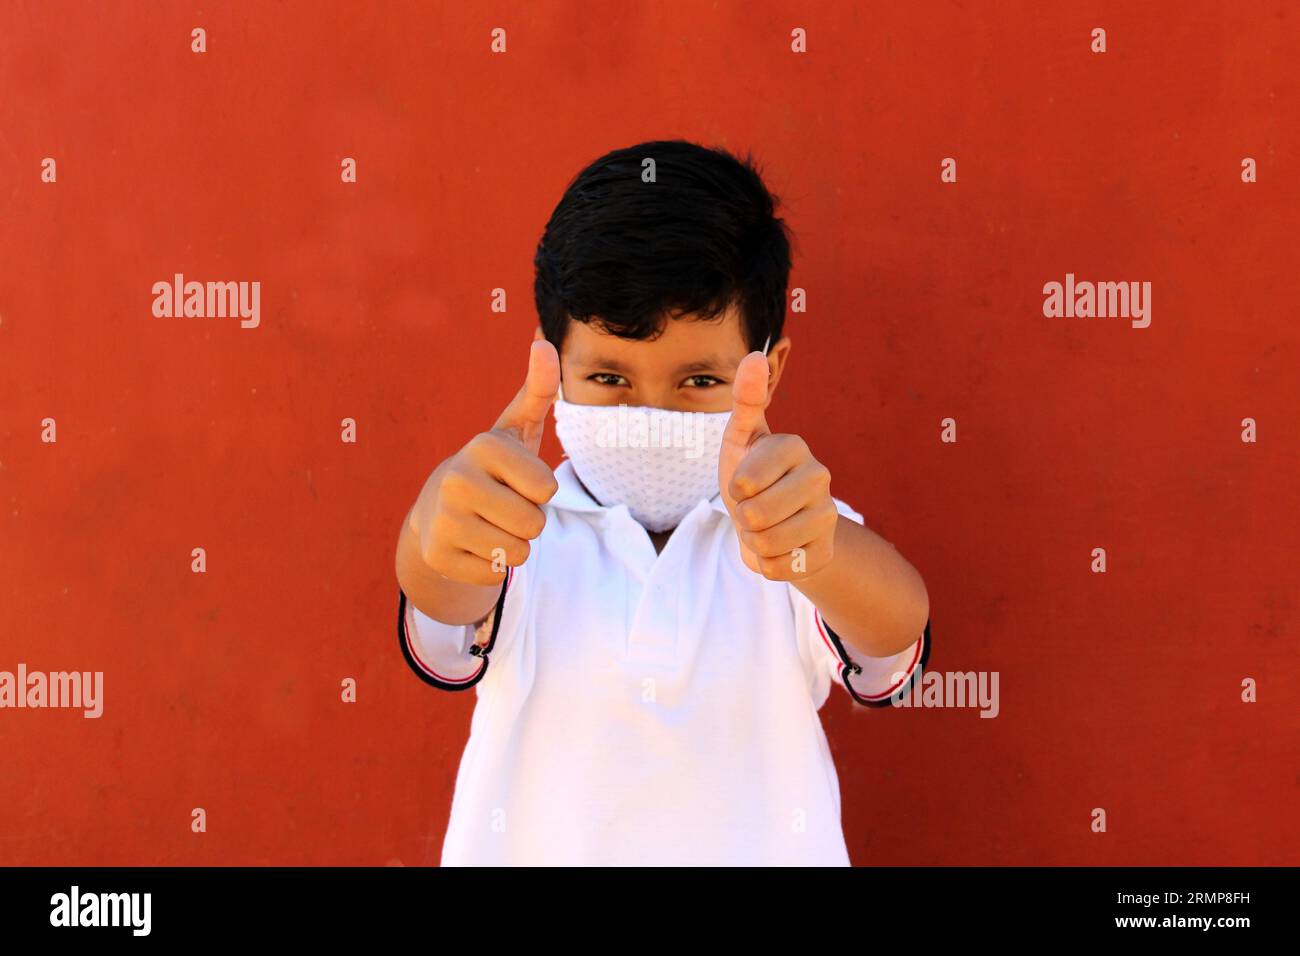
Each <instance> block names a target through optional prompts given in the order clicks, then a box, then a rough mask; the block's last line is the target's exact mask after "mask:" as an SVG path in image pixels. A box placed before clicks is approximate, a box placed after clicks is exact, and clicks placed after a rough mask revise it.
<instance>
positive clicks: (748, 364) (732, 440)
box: [722, 352, 768, 451]
mask: <svg viewBox="0 0 1300 956" xmlns="http://www.w3.org/2000/svg"><path fill="white" fill-rule="evenodd" d="M767 376H768V368H767V356H766V355H764V354H763V353H762V352H750V353H749V354H748V355H746V356H745V357H744V358H743V359H741V361H740V365H739V366H737V368H736V380H735V381H734V382H733V383H732V386H731V403H732V404H731V418H730V419H729V420H728V422H727V430H726V431H725V432H723V435H722V443H723V445H724V446H727V447H729V448H731V449H732V450H733V451H743V450H745V449H747V448H749V446H750V445H751V444H753V442H754V439H755V438H760V437H762V436H763V435H766V434H768V428H767V419H766V418H765V417H764V415H763V410H764V409H765V408H766V407H767Z"/></svg>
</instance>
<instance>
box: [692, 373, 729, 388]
mask: <svg viewBox="0 0 1300 956" xmlns="http://www.w3.org/2000/svg"><path fill="white" fill-rule="evenodd" d="M682 384H683V385H685V386H686V387H687V388H712V387H713V386H714V385H722V384H723V381H722V379H720V378H718V377H717V376H716V375H692V376H691V377H690V378H688V379H686V381H684V382H683V383H682Z"/></svg>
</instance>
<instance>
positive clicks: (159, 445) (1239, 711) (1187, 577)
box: [0, 0, 1300, 865]
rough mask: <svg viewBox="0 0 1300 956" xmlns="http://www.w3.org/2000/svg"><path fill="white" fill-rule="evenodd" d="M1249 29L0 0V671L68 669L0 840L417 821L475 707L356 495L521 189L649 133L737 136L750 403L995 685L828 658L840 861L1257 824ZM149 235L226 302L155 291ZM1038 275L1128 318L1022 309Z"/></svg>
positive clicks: (398, 455)
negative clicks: (852, 691)
mask: <svg viewBox="0 0 1300 956" xmlns="http://www.w3.org/2000/svg"><path fill="white" fill-rule="evenodd" d="M1157 6H1160V7H1163V9H1156V7H1157ZM597 8H599V9H601V10H603V11H607V12H605V13H603V14H602V15H601V17H600V18H599V20H597V19H594V18H593V17H592V15H591V14H590V11H591V10H593V9H597ZM195 26H202V27H205V28H206V29H207V31H208V52H206V53H205V54H201V55H200V54H195V53H192V52H191V50H190V30H191V29H192V28H193V27H195ZM496 26H503V27H505V28H506V29H507V31H508V48H507V49H508V53H507V54H506V55H503V56H501V55H498V56H494V55H492V54H490V53H489V49H488V44H489V31H490V30H491V28H493V27H496ZM797 26H802V27H804V28H806V29H807V31H808V37H809V39H808V48H809V52H808V53H807V54H806V55H802V56H799V55H795V54H793V53H791V52H790V51H789V34H790V30H791V29H792V28H794V27H797ZM1097 26H1101V27H1104V28H1105V29H1106V30H1107V34H1108V47H1109V49H1108V52H1106V53H1105V54H1094V53H1092V52H1090V49H1089V46H1090V31H1091V30H1092V29H1093V28H1094V27H1097ZM1297 63H1300V9H1297V7H1296V6H1295V5H1294V4H1292V3H1288V2H1284V0H1280V2H1271V3H1260V4H1251V5H1249V9H1247V8H1246V7H1241V6H1240V5H1233V4H1223V3H1197V2H1190V3H1189V2H1177V3H1172V2H1171V3H1166V4H1161V5H1147V4H1143V5H1134V4H1131V3H1127V2H1124V3H1120V2H1115V3H1088V4H1051V5H1048V4H1041V3H1030V2H1023V3H998V4H996V5H994V4H991V3H990V4H981V3H939V2H930V3H871V4H866V3H850V2H835V3H831V2H826V3H817V4H803V5H799V4H793V5H791V4H776V3H753V2H746V3H739V2H722V3H716V4H705V3H681V2H675V3H655V4H650V3H646V4H625V3H618V4H615V3H604V4H599V5H588V4H579V3H576V2H574V3H558V2H549V3H536V4H532V3H529V4H524V3H517V4H504V3H502V4H486V3H475V4H464V5H462V4H456V3H446V4H436V5H435V4H428V3H409V4H389V3H386V4H374V5H370V4H361V3H346V4H345V3H326V4H318V3H315V2H291V3H284V4H257V5H254V4H243V3H241V4H227V3H203V4H185V3H168V4H158V3H147V2H115V3H96V4H89V3H86V4H81V3H79V4H47V3H36V2H30V3H24V2H11V0H6V2H4V3H3V5H0V398H2V401H0V670H10V671H12V670H15V669H16V668H17V665H18V664H19V663H20V662H23V663H26V664H27V666H28V667H29V668H30V669H34V670H35V669H43V670H64V669H76V670H102V671H104V673H105V677H104V680H105V692H104V693H105V703H104V707H105V710H104V716H103V717H102V718H100V719H99V720H87V719H83V718H82V717H81V716H80V713H79V712H68V711H54V710H47V711H35V710H4V711H0V753H2V754H3V764H4V772H3V773H0V863H3V864H102V865H110V864H153V863H162V864H264V863H266V864H302V863H306V864H384V863H389V862H394V861H401V862H402V863H405V864H407V865H414V864H429V863H436V862H437V859H438V853H439V849H440V847H441V842H442V835H443V832H444V828H445V825H446V820H447V814H448V810H449V805H450V798H451V788H452V784H453V780H454V778H455V773H456V769H457V761H458V759H459V755H460V750H461V748H462V746H463V744H464V741H465V737H466V734H467V732H468V724H469V716H470V711H471V707H472V705H473V697H472V695H471V694H464V695H450V694H446V693H441V692H438V691H436V690H434V689H433V688H430V687H428V686H426V685H424V684H423V683H421V682H420V681H419V680H418V679H417V678H416V677H415V675H414V674H412V673H411V672H410V671H409V670H408V668H407V665H406V664H405V663H404V662H403V660H402V657H401V655H400V653H399V650H398V645H397V640H396V631H395V628H396V603H397V585H396V580H395V577H394V573H393V550H394V544H395V540H396V534H397V529H398V526H399V523H400V521H401V519H402V517H403V515H404V513H405V511H406V508H407V507H408V505H409V504H410V502H411V500H412V499H413V497H414V496H415V494H416V493H417V492H418V490H419V488H420V486H421V483H422V481H423V479H424V478H425V476H426V475H427V473H428V472H429V471H430V470H431V469H432V468H433V466H434V465H435V464H436V463H437V462H438V461H439V460H440V459H441V458H443V457H444V456H445V455H447V454H449V453H451V452H452V451H454V450H455V449H456V448H457V447H458V446H459V445H460V444H461V443H462V442H463V441H465V440H466V439H467V438H468V437H469V436H470V435H471V434H472V433H473V432H474V431H477V430H480V429H482V428H485V427H488V426H489V425H490V424H491V422H492V420H493V418H494V417H495V415H496V413H497V411H499V409H500V407H501V406H502V405H503V403H504V402H505V400H506V399H507V398H508V397H509V396H510V395H511V394H513V391H514V390H515V388H517V386H518V382H519V381H520V378H521V375H522V370H523V368H524V364H525V361H526V349H527V344H528V341H529V336H530V333H531V330H532V327H533V324H534V322H535V313H534V312H533V308H532V292H531V289H532V265H531V260H532V252H533V250H534V247H535V244H536V242H537V239H538V236H539V234H540V231H541V229H542V226H543V224H544V223H545V220H546V217H547V215H548V214H549V212H550V210H551V208H552V207H553V206H554V204H555V202H556V201H557V200H558V199H559V196H560V194H561V192H562V190H563V188H564V186H565V184H566V183H567V182H568V180H569V179H570V177H571V176H573V175H574V174H575V173H576V172H577V170H578V169H580V168H581V167H582V166H583V165H584V164H586V163H587V162H588V161H590V160H591V159H593V158H595V157H596V156H598V155H599V154H601V153H603V152H605V151H607V150H609V149H612V148H616V147H622V146H626V145H630V144H633V143H636V142H640V141H642V140H645V139H650V138H658V137H668V136H681V137H684V138H688V139H693V140H697V141H701V142H705V143H713V144H720V145H724V146H728V147H731V148H733V149H736V150H742V151H743V150H745V149H753V150H754V151H755V152H756V154H757V155H758V156H759V158H760V159H761V161H762V162H763V164H764V168H765V171H766V175H767V177H768V180H769V184H770V185H771V187H772V189H773V190H774V191H775V192H776V193H777V194H778V195H779V196H781V197H782V199H783V200H784V202H785V214H786V216H787V218H788V221H789V223H790V225H791V227H792V228H793V230H794V231H795V233H796V234H797V236H798V245H797V248H796V261H795V268H794V274H793V276H792V286H797V287H801V288H805V289H807V290H808V302H809V311H808V313H807V314H800V315H795V316H793V317H792V318H791V320H790V322H789V326H788V328H789V332H790V334H791V336H792V338H793V339H794V343H795V348H794V352H793V355H792V359H791V362H792V365H791V367H790V369H789V373H788V376H787V378H786V380H785V381H784V382H783V384H782V390H781V393H780V395H779V396H778V400H777V404H776V406H775V407H774V409H773V411H772V413H771V417H770V420H771V421H772V424H773V426H774V427H775V428H777V429H780V430H785V431H796V432H799V433H801V434H803V435H804V436H805V437H806V438H807V440H808V442H809V444H810V445H811V446H812V448H813V450H814V452H815V453H816V454H817V455H818V456H819V457H820V458H822V459H823V460H824V461H826V462H827V463H828V464H829V466H830V467H831V469H832V472H833V473H834V475H835V484H834V488H833V490H834V492H835V494H836V495H837V496H839V497H841V498H844V499H845V500H847V501H849V502H850V503H851V504H854V505H855V506H856V507H857V508H858V509H859V510H861V511H863V512H864V513H865V514H866V516H867V521H868V523H869V524H870V525H871V526H872V527H874V528H875V529H876V530H877V531H879V532H880V533H881V534H883V535H884V536H885V537H887V538H888V539H890V540H891V541H893V542H894V543H895V544H896V545H897V546H898V547H899V549H900V550H901V551H902V553H903V554H904V555H906V556H907V557H908V558H909V559H910V560H911V561H912V562H913V563H914V564H915V565H916V566H917V567H918V568H919V569H920V571H921V572H922V574H923V575H924V577H925V580H926V583H927V585H928V587H929V592H930V598H931V605H932V613H933V633H934V641H935V644H934V656H933V658H932V660H931V662H930V670H931V671H934V670H943V671H966V670H987V671H998V672H999V674H1000V691H1001V713H1000V715H999V716H998V717H997V718H996V719H992V720H990V719H980V718H979V716H978V713H977V711H975V710H957V709H947V710H920V711H916V710H912V711H904V710H891V709H885V710H873V709H867V708H862V707H858V706H857V705H854V704H852V703H851V702H850V701H849V699H848V696H847V694H846V693H845V692H844V691H843V690H842V689H839V688H832V694H833V696H832V697H831V699H830V701H829V702H828V703H827V705H826V707H825V709H824V710H823V712H822V713H823V719H824V721H825V724H826V727H827V730H828V733H829V735H830V738H831V743H832V747H833V750H834V754H835V758H836V761H837V764H838V766H839V770H840V776H841V785H842V789H843V795H844V816H845V830H846V835H847V838H848V840H849V845H850V850H851V853H852V856H853V859H854V862H855V863H858V864H933V863H948V864H977V863H995V864H1022V863H1025V864H1032V863H1051V864H1074V863H1079V864H1103V863H1117V864H1211V863H1222V864H1252V863H1263V864H1282V863H1291V864H1294V863H1296V862H1297V857H1298V854H1297V849H1298V848H1300V832H1298V831H1300V825H1298V824H1297V814H1296V813H1295V807H1296V802H1297V780H1298V778H1297V753H1298V752H1300V748H1298V746H1297V744H1298V737H1300V734H1298V733H1297V730H1298V728H1297V721H1296V713H1297V708H1296V694H1297V667H1296V660H1297V658H1296V650H1297V637H1296V626H1297V584H1296V582H1297V577H1298V575H1297V561H1296V542H1297V540H1298V537H1300V536H1298V534H1297V532H1298V531H1300V528H1298V527H1297V525H1298V521H1297V507H1296V477H1295V466H1296V461H1297V454H1296V444H1297V441H1296V434H1295V424H1296V421H1297V417H1298V412H1300V409H1297V389H1296V380H1297V368H1300V361H1298V359H1300V355H1298V354H1297V353H1298V351H1300V349H1298V342H1297V332H1296V328H1297V314H1296V302H1297V291H1298V290H1297V274H1298V273H1300V269H1297V262H1296V247H1295V228H1296V223H1297V221H1298V218H1297V212H1298V210H1300V201H1298V199H1297V190H1298V189H1300V123H1298V122H1297V117H1298V116H1300V83H1298V82H1297V81H1298V80H1300V67H1297ZM46 156H49V157H54V158H55V159H56V160H57V163H58V166H57V173H58V180H57V182H56V183H54V184H49V183H42V182H41V180H40V163H41V160H42V159H43V158H44V157H46ZM345 156H352V157H355V158H356V159H357V161H358V169H359V182H358V183H356V184H355V185H345V184H343V183H341V182H340V176H339V164H340V161H341V159H342V158H343V157H345ZM949 156H950V157H954V158H956V159H957V161H958V181H957V182H956V183H955V184H944V183H941V182H940V177H939V171H940V170H939V166H940V161H941V160H942V159H943V158H944V157H949ZM1247 156H1250V157H1253V158H1255V159H1256V161H1257V162H1258V168H1259V172H1258V182H1257V183H1254V184H1245V183H1243V182H1242V181H1241V176H1240V164H1241V160H1242V158H1243V157H1247ZM175 272H183V273H184V274H185V275H186V276H187V277H189V278H193V279H198V280H200V281H207V280H236V281H238V280H244V281H252V280H258V281H260V282H261V283H262V320H261V326H260V327H259V328H256V329H241V328H240V327H239V325H238V323H237V321H235V320H230V319H214V320H204V319H157V318H154V317H153V316H152V314H151V303H152V298H153V297H152V293H151V291H150V290H151V286H152V284H153V283H154V282H155V281H159V280H167V279H170V277H171V276H172V275H173V274H174V273H175ZM1067 272H1073V273H1075V274H1076V275H1077V276H1078V277H1079V278H1080V279H1081V280H1082V279H1090V280H1102V281H1110V280H1114V281H1127V280H1134V281H1150V282H1151V283H1152V285H1153V291H1152V305H1153V314H1152V323H1151V326H1150V327H1149V328H1146V329H1135V328H1132V327H1131V326H1130V324H1129V323H1128V322H1127V321H1125V320H1122V319H1063V318H1062V319H1049V318H1045V317H1044V316H1043V313H1042V302H1043V295H1042V287H1043V285H1044V283H1046V282H1049V281H1053V280H1055V281H1063V280H1064V277H1065V274H1066V273H1067ZM497 286H501V287H504V288H505V289H507V290H508V294H509V297H510V298H509V304H510V310H509V313H508V314H507V315H499V314H493V313H491V312H490V311H489V308H488V307H489V294H490V290H491V289H492V288H494V287H497ZM948 416H951V417H953V418H955V419H956V420H957V423H958V442H957V443H956V444H942V443H940V441H939V431H940V424H939V423H940V420H941V419H942V418H944V417H948ZM46 417H50V418H54V419H55V420H56V422H57V429H58V431H57V436H58V441H57V443H55V444H47V443H43V442H42V441H41V440H40V433H41V424H40V423H41V420H42V419H44V418H46ZM344 417H352V418H355V419H356V420H357V422H358V435H359V441H358V442H357V443H356V444H344V443H342V442H341V441H340V437H339V422H340V420H341V419H343V418H344ZM1245 417H1251V418H1254V419H1256V420H1257V422H1258V428H1259V441H1258V442H1257V443H1255V444H1244V443H1242V441H1241V440H1240V431H1241V425H1240V423H1241V420H1242V419H1243V418H1245ZM545 447H546V449H547V450H548V454H549V455H550V458H551V460H552V461H555V460H557V459H556V456H557V446H556V444H555V441H554V437H553V435H552V436H548V441H547V445H546V446H545ZM195 547H204V548H206V549H207V554H208V571H207V573H206V574H194V573H192V572H191V570H190V551H191V549H192V548H195ZM1095 547H1104V548H1106V550H1107V554H1108V559H1109V570H1108V571H1107V573H1105V574H1094V573H1092V572H1091V571H1090V562H1091V551H1092V549H1093V548H1095ZM349 676H350V677H354V678H356V680H357V681H358V684H359V699H358V702H357V703H356V704H353V705H348V704H343V703H341V702H340V700H339V682H340V681H341V680H342V679H343V678H344V677H349ZM1247 677H1249V678H1253V679H1254V680H1256V681H1257V682H1258V687H1259V691H1258V693H1259V699H1258V702H1257V703H1254V704H1247V703H1243V702H1241V700H1240V693H1241V682H1242V680H1243V679H1245V678H1247ZM194 807H203V808H205V809H206V811H207V813H208V831H207V832H206V833H205V834H194V833H191V831H190V811H191V809H192V808H194ZM1094 807H1102V808H1105V809H1106V811H1107V814H1108V830H1107V832H1106V833H1104V834H1098V833H1093V832H1091V829H1090V822H1091V817H1090V813H1091V811H1092V809H1093V808H1094Z"/></svg>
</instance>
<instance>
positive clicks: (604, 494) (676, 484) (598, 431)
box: [554, 340, 770, 532]
mask: <svg viewBox="0 0 1300 956" xmlns="http://www.w3.org/2000/svg"><path fill="white" fill-rule="evenodd" d="M769 342H770V340H769ZM767 348H768V343H764V345H763V352H764V354H766V353H767ZM554 409H555V434H556V437H557V438H559V440H560V446H561V447H562V448H563V449H564V454H565V455H567V456H568V458H569V460H570V461H571V462H573V470H574V471H575V472H577V475H578V479H579V480H580V481H581V482H582V483H583V485H585V486H586V488H587V490H588V491H590V492H591V494H592V496H593V497H594V498H595V499H596V500H597V501H599V502H600V503H601V504H602V505H604V506H606V507H613V506H615V505H620V504H621V505H627V510H628V512H629V513H630V514H631V515H632V517H633V518H634V519H635V520H636V522H637V523H638V524H640V525H641V526H642V527H643V528H646V529H647V530H649V531H656V532H658V531H668V530H669V529H671V528H675V527H677V525H678V524H680V523H681V520H682V519H683V518H685V517H686V515H687V514H689V513H690V511H691V509H692V508H694V507H695V506H696V505H697V504H699V503H700V502H701V501H708V500H709V499H711V498H712V497H713V496H714V495H716V494H717V493H718V456H719V454H720V453H721V451H722V435H723V432H725V431H726V429H727V422H728V421H729V420H730V419H731V412H729V411H726V412H675V411H669V410H668V409H664V408H649V407H645V406H633V407H629V406H627V405H575V404H573V403H571V402H566V401H565V400H564V389H563V387H561V389H560V393H559V397H558V398H557V399H556V401H555V405H554Z"/></svg>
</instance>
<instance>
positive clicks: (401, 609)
mask: <svg viewBox="0 0 1300 956" xmlns="http://www.w3.org/2000/svg"><path fill="white" fill-rule="evenodd" d="M513 571H514V569H513V568H510V569H509V570H507V572H506V579H505V580H504V581H502V582H501V594H500V596H499V597H498V598H497V603H496V610H495V611H494V612H493V616H492V633H491V635H489V637H488V639H487V643H486V644H479V643H477V642H475V643H473V644H471V645H470V647H469V654H470V655H471V656H473V657H477V658H479V659H480V661H481V663H480V664H479V667H478V670H476V671H475V672H474V673H472V674H470V675H469V676H467V677H448V676H446V675H444V674H439V673H438V672H437V671H436V670H434V669H433V667H432V665H430V664H429V663H428V662H427V661H424V660H421V659H420V655H419V652H418V651H417V650H416V648H415V644H414V643H413V641H412V639H411V631H412V630H413V629H414V624H413V623H411V622H410V621H409V619H408V618H409V614H408V607H407V602H406V592H405V591H403V590H402V588H401V586H400V585H399V586H398V588H397V640H398V643H399V644H400V645H401V648H402V656H403V657H404V658H406V663H407V664H409V665H410V667H411V670H413V671H415V674H416V676H417V677H419V678H420V680H422V681H424V682H425V683H426V684H431V685H433V686H434V687H437V688H439V689H440V690H468V689H469V688H471V687H473V686H474V685H475V684H477V683H478V682H479V681H480V680H482V679H483V675H484V674H485V673H487V667H488V654H489V653H491V651H492V648H493V646H494V645H495V644H496V642H497V632H498V631H499V630H501V615H502V613H503V611H504V610H505V603H506V591H507V590H508V589H509V587H510V579H511V578H512V577H513V576H514V575H513Z"/></svg>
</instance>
